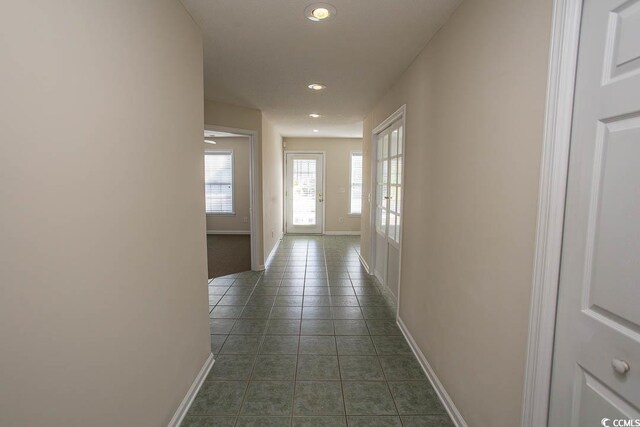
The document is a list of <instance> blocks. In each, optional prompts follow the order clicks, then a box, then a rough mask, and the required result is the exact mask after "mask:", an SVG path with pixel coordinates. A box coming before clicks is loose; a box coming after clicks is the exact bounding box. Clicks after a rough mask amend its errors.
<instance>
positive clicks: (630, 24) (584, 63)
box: [549, 0, 640, 427]
mask: <svg viewBox="0 0 640 427" xmlns="http://www.w3.org/2000/svg"><path fill="white" fill-rule="evenodd" d="M572 126H573V127H572V139H571V154H570V160H569V180H568V186H567V205H566V220H565V228H564V239H563V249H562V264H561V273H560V287H559V297H558V312H557V323H556V339H555V346H554V360H553V374H552V386H551V400H550V413H549V425H550V426H558V427H564V426H575V427H581V426H585V427H586V426H601V425H615V424H614V420H616V419H634V420H635V419H640V411H639V408H640V167H639V166H640V1H639V0H632V1H628V0H627V1H623V0H615V1H614V0H587V1H585V2H584V9H583V17H582V25H581V34H580V49H579V55H578V72H577V78H576V96H575V100H574V115H573V125H572ZM605 418H607V419H609V420H610V421H607V420H603V419H605ZM618 425H639V424H618Z"/></svg>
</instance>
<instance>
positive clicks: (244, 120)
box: [204, 100, 268, 265]
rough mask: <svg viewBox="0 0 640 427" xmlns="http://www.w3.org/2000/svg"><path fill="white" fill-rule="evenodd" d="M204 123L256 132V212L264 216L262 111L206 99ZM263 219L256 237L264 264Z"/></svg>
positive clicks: (259, 260) (257, 225)
mask: <svg viewBox="0 0 640 427" xmlns="http://www.w3.org/2000/svg"><path fill="white" fill-rule="evenodd" d="M204 124H205V126H219V127H223V128H233V129H240V130H248V131H253V132H256V135H257V137H256V141H255V150H256V157H257V163H258V174H257V181H258V186H257V192H256V201H257V206H256V214H257V217H258V218H262V212H263V202H262V200H263V195H262V187H263V186H262V112H261V111H260V110H256V109H253V108H246V107H238V106H236V105H230V104H224V103H221V102H216V101H207V100H205V101H204ZM262 223H263V221H258V224H256V233H255V238H256V240H257V246H258V251H257V252H258V260H257V264H258V265H262V264H264V257H265V255H264V243H263V242H264V241H265V238H266V236H265V235H266V234H267V231H265V233H264V234H263V232H262V230H266V228H263V224H262ZM267 255H268V254H267Z"/></svg>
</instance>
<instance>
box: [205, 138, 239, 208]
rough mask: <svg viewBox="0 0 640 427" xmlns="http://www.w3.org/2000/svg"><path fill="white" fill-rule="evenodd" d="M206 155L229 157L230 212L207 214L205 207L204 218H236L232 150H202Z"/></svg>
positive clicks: (234, 161) (234, 162)
mask: <svg viewBox="0 0 640 427" xmlns="http://www.w3.org/2000/svg"><path fill="white" fill-rule="evenodd" d="M208 154H230V155H231V212H207V211H206V206H205V214H206V216H236V175H235V173H236V172H235V164H236V157H235V155H234V153H233V148H230V149H228V150H212V149H207V150H204V155H205V156H206V155H208Z"/></svg>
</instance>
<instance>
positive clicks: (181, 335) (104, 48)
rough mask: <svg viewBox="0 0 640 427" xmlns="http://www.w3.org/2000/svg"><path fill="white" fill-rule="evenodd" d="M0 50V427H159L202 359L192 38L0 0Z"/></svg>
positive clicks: (99, 10)
mask: <svg viewBox="0 0 640 427" xmlns="http://www.w3.org/2000/svg"><path fill="white" fill-rule="evenodd" d="M0 52H2V64H3V65H2V67H0V93H2V97H0V121H1V125H0V158H2V159H3V162H2V167H0V177H1V179H0V182H1V183H0V199H1V200H2V202H1V203H0V204H1V207H0V224H1V226H0V227H2V231H1V235H2V238H1V239H0V342H1V344H0V346H1V348H2V349H1V350H0V353H1V356H0V425H2V426H37V425H47V426H54V427H56V426H72V425H73V426H79V425H91V426H125V425H128V426H133V425H135V426H160V425H167V424H168V422H169V420H170V419H171V417H172V416H173V413H174V411H175V410H176V409H177V407H178V405H179V404H180V402H181V401H182V399H183V398H184V396H185V394H186V392H187V390H188V389H189V387H190V386H191V384H192V382H193V380H194V378H195V377H196V375H197V374H198V372H199V371H200V369H201V368H202V366H203V364H204V362H205V361H206V360H207V357H208V356H209V354H210V347H209V322H208V314H207V277H206V274H207V269H206V268H207V267H206V253H205V250H206V246H205V235H204V230H205V218H204V198H203V195H202V182H203V176H204V171H203V161H202V123H203V108H202V93H203V87H202V65H203V64H202V42H201V37H200V31H199V29H198V28H197V27H196V25H195V24H194V23H193V20H192V19H191V17H190V16H189V14H188V13H187V12H186V11H185V10H184V8H183V7H182V5H181V4H180V3H178V2H175V1H173V0H138V1H135V2H131V1H127V0H110V1H98V2H87V1H83V0H69V1H65V2H55V1H50V0H30V1H18V2H3V3H2V13H0Z"/></svg>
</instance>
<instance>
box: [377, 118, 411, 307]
mask: <svg viewBox="0 0 640 427" xmlns="http://www.w3.org/2000/svg"><path fill="white" fill-rule="evenodd" d="M402 133H403V125H402V120H398V121H396V122H394V123H392V124H391V126H389V127H388V128H386V129H385V130H383V131H382V132H380V133H379V134H378V135H377V136H376V147H375V152H376V192H375V194H376V197H375V199H376V200H375V202H376V210H375V228H376V233H375V237H376V240H375V266H374V273H375V275H376V277H377V278H378V280H380V281H381V282H382V283H384V284H385V285H386V286H387V287H388V288H389V289H390V290H391V292H393V293H394V295H395V296H396V297H397V296H398V281H399V272H400V225H401V216H402V215H401V206H402V186H403V183H402V167H403V152H404V150H403V145H404V144H403V135H402Z"/></svg>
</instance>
